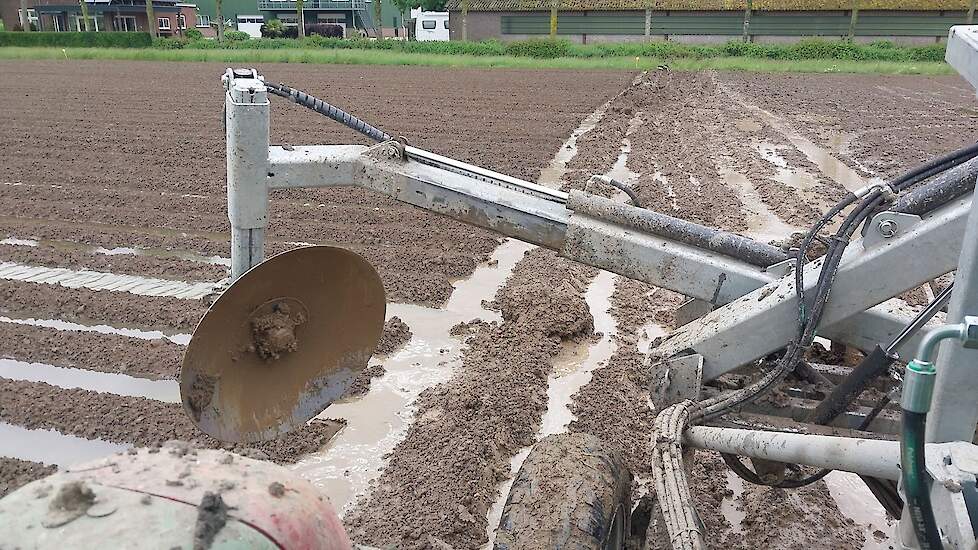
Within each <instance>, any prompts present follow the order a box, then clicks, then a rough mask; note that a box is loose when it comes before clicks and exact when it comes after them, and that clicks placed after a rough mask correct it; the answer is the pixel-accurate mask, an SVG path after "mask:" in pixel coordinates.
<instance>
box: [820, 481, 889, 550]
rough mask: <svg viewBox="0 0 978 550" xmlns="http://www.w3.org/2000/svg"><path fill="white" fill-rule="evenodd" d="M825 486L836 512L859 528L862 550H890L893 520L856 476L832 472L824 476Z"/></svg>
mask: <svg viewBox="0 0 978 550" xmlns="http://www.w3.org/2000/svg"><path fill="white" fill-rule="evenodd" d="M825 484H826V486H828V488H829V493H831V495H832V498H833V499H835V503H836V505H837V506H838V507H839V511H840V512H842V515H843V516H845V517H847V518H852V520H853V521H855V522H856V523H857V524H858V525H859V526H860V527H862V529H863V534H864V535H865V537H866V542H864V543H863V550H889V549H890V548H892V547H893V542H892V539H893V538H895V537H894V533H895V529H896V525H897V521H896V520H894V519H891V518H889V517H888V516H887V515H886V512H885V511H884V510H883V506H882V505H880V503H879V501H877V500H876V497H874V496H873V493H871V492H870V490H869V488H868V487H866V484H865V483H863V482H862V480H861V479H859V476H857V475H856V474H853V473H849V472H839V471H835V472H832V473H830V474H829V475H827V476H825Z"/></svg>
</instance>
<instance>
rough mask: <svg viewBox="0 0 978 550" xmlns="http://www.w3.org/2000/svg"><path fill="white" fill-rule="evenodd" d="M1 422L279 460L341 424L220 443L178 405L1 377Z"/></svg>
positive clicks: (317, 443)
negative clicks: (248, 441)
mask: <svg viewBox="0 0 978 550" xmlns="http://www.w3.org/2000/svg"><path fill="white" fill-rule="evenodd" d="M0 421H2V422H7V423H9V424H15V425H17V426H23V427H25V428H28V429H48V430H56V431H58V432H61V433H64V434H71V435H76V436H78V437H84V438H87V439H101V440H104V441H114V442H117V443H127V444H133V445H136V446H140V447H153V446H159V445H162V444H163V443H165V442H167V441H168V440H171V439H178V440H182V441H188V442H190V443H191V444H192V445H193V446H195V447H203V448H211V449H216V448H224V449H229V450H232V451H235V452H248V453H250V451H248V449H257V450H259V451H261V452H262V453H264V455H267V458H268V459H269V460H273V461H275V462H280V463H290V462H295V460H296V459H298V457H299V456H301V455H303V454H307V453H310V452H313V451H316V450H319V449H320V448H322V446H323V445H325V444H326V442H328V441H329V440H330V438H331V437H333V435H334V434H335V433H336V432H337V431H339V429H340V428H341V427H342V425H341V423H340V422H337V421H335V420H330V421H321V422H320V421H314V422H313V423H312V424H309V425H307V426H305V427H302V428H299V429H297V430H294V431H292V432H290V433H289V434H288V435H287V436H285V437H283V438H282V439H278V440H275V441H268V442H264V443H256V444H249V445H245V444H239V445H231V444H222V443H220V442H219V441H217V440H215V439H213V438H211V437H209V436H207V435H205V434H203V433H202V432H200V431H198V430H197V428H195V427H194V425H193V424H192V423H191V422H190V419H189V418H188V417H187V415H186V414H185V413H184V411H183V406H182V405H178V404H172V403H161V402H159V401H153V400H150V399H143V398H139V397H122V396H118V395H112V394H107V393H97V392H93V391H88V390H79V389H63V388H58V387H56V386H51V385H49V384H45V383H43V382H23V381H18V380H8V379H5V378H0Z"/></svg>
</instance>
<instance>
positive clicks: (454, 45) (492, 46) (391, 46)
mask: <svg viewBox="0 0 978 550" xmlns="http://www.w3.org/2000/svg"><path fill="white" fill-rule="evenodd" d="M154 46H155V47H157V48H161V49H178V48H198V49H215V48H216V49H220V48H226V49H283V48H313V49H319V48H324V49H329V48H333V49H369V50H391V51H397V52H404V53H425V54H445V55H475V56H498V55H512V56H518V57H537V58H555V57H623V56H630V57H654V58H661V59H670V58H672V59H674V58H694V59H702V58H709V57H753V58H765V59H782V60H801V59H846V60H860V61H909V62H916V61H943V60H944V45H943V44H933V45H929V46H909V47H905V46H897V45H895V44H893V43H892V42H887V41H879V42H873V43H872V44H854V43H851V42H837V41H826V40H817V39H815V40H813V39H810V40H802V41H800V42H797V43H795V44H755V43H745V42H739V41H732V42H727V43H726V44H720V45H711V46H695V45H687V44H678V43H675V42H645V43H624V44H623V43H619V44H588V45H580V44H571V43H570V42H567V41H566V40H550V39H546V38H537V39H530V40H520V41H515V42H499V41H495V40H486V41H482V42H413V41H410V42H409V41H403V40H365V39H359V38H355V39H341V38H325V37H322V36H310V37H307V38H303V39H299V40H296V39H290V38H262V39H253V40H243V41H235V42H225V43H223V44H221V43H218V42H216V41H213V40H187V39H181V38H164V39H160V40H157V41H155V42H154Z"/></svg>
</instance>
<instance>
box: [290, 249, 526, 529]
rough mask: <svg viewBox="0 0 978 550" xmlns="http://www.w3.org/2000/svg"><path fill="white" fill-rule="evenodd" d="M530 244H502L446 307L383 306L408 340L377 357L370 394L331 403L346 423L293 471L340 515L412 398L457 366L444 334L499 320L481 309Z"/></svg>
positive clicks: (390, 443) (399, 426)
mask: <svg viewBox="0 0 978 550" xmlns="http://www.w3.org/2000/svg"><path fill="white" fill-rule="evenodd" d="M531 248H532V245H528V244H526V243H523V242H520V241H516V240H512V239H510V240H508V241H506V242H505V243H504V244H502V245H501V246H499V247H498V248H497V249H496V250H495V252H493V254H492V257H491V259H490V261H489V262H488V263H486V264H483V265H480V266H479V267H478V268H477V269H476V270H475V272H474V273H473V274H472V276H471V277H469V278H468V279H464V280H461V281H459V282H458V283H457V284H456V285H455V290H454V291H453V292H452V296H451V298H450V299H449V300H448V302H447V304H446V305H445V308H444V309H435V308H429V307H424V306H418V305H413V304H388V306H387V315H388V317H391V316H395V315H396V316H397V317H400V318H401V320H403V321H404V322H405V323H407V325H408V326H409V327H410V328H411V332H412V333H413V336H412V338H411V341H410V342H408V343H407V344H406V345H405V347H404V348H403V349H401V350H399V351H398V352H397V353H395V354H394V355H392V356H390V357H387V358H383V359H380V360H375V361H374V363H379V364H382V365H383V366H384V369H385V370H386V373H385V374H384V375H383V376H381V377H379V378H376V379H374V381H373V383H372V384H371V387H370V391H369V392H368V393H367V394H366V395H364V396H362V397H360V398H356V399H354V400H351V401H348V402H343V403H334V404H333V405H331V406H330V407H329V408H328V409H327V410H326V411H325V412H324V413H323V415H322V416H323V417H329V418H343V419H345V420H346V422H347V424H346V426H345V427H344V428H343V429H342V430H341V431H340V432H339V433H338V434H337V435H336V436H335V437H334V438H333V439H332V440H331V441H330V442H329V444H328V445H327V447H326V448H325V449H323V450H322V451H320V452H318V453H315V454H312V455H309V456H307V457H305V458H303V459H302V460H300V461H299V462H298V463H297V464H295V465H294V466H292V469H293V470H294V471H296V472H298V473H299V474H301V475H302V476H303V477H305V478H306V479H309V480H310V481H311V482H312V483H313V484H315V485H316V486H318V487H320V488H322V489H323V491H324V492H325V493H326V494H327V495H328V496H329V498H330V501H331V502H332V503H333V505H334V506H336V508H337V510H340V512H341V513H345V512H347V511H348V510H349V509H350V508H351V507H352V506H353V505H354V504H355V502H356V499H357V498H359V497H360V496H362V495H364V494H365V492H366V490H367V488H368V487H369V484H370V482H371V481H372V480H374V479H376V478H377V477H378V476H379V475H380V473H381V471H382V469H383V468H384V466H386V464H387V459H386V458H385V456H386V455H387V454H388V453H390V452H391V451H393V450H394V447H395V446H396V445H397V444H398V443H400V442H401V441H402V440H403V439H404V437H405V436H406V435H407V430H408V428H409V427H410V425H411V423H412V422H413V421H414V417H415V414H416V412H417V410H416V407H415V406H414V402H415V400H416V399H417V398H418V396H419V395H420V394H421V392H422V391H424V390H425V389H427V388H430V387H431V386H433V385H435V384H438V383H441V382H445V381H447V380H448V378H449V377H450V376H451V374H452V372H453V371H454V369H455V368H456V367H458V366H459V365H460V364H461V360H462V354H461V347H462V342H461V341H460V340H459V339H457V338H456V337H454V336H451V335H450V334H449V331H450V330H451V328H452V327H453V326H454V325H456V324H458V323H460V322H467V321H471V320H472V319H475V318H480V319H482V320H484V321H493V320H499V315H498V313H496V312H494V311H490V310H487V309H484V308H483V307H482V301H483V300H486V299H492V297H493V296H494V295H495V293H496V290H497V289H498V288H499V287H500V286H502V284H503V282H504V281H505V280H506V278H507V277H508V276H509V274H510V273H511V272H512V270H513V268H514V267H515V266H516V263H517V262H518V261H519V260H520V259H522V258H523V254H524V253H525V252H526V251H527V250H530V249H531Z"/></svg>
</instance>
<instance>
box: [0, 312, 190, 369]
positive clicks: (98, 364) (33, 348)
mask: <svg viewBox="0 0 978 550" xmlns="http://www.w3.org/2000/svg"><path fill="white" fill-rule="evenodd" d="M2 330H3V334H4V337H3V338H0V357H4V358H9V359H17V360H19V361H25V362H36V363H47V364H49V365H54V366H56V367H71V368H78V369H86V370H94V371H99V372H114V373H120V374H128V375H130V376H139V377H142V378H151V379H154V380H155V379H175V378H176V377H177V376H178V375H179V374H180V363H181V362H182V361H183V353H184V351H185V350H186V349H187V348H186V346H181V345H179V344H175V343H173V342H171V341H169V340H165V339H160V340H142V339H139V338H129V337H126V336H119V335H115V334H99V333H95V332H76V331H63V330H57V329H53V328H42V327H33V326H28V325H14V324H7V323H5V324H3V325H2Z"/></svg>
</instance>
